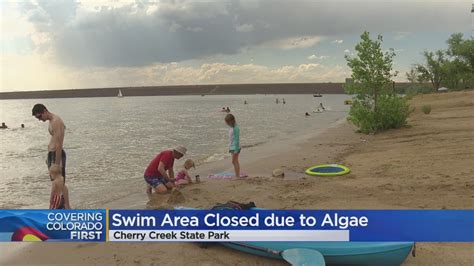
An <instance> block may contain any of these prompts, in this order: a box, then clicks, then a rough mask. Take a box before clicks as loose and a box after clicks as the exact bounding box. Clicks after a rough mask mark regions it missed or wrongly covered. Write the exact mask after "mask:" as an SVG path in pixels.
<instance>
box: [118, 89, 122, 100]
mask: <svg viewBox="0 0 474 266" xmlns="http://www.w3.org/2000/svg"><path fill="white" fill-rule="evenodd" d="M117 97H119V98H122V97H123V95H122V90H119V93H118V95H117Z"/></svg>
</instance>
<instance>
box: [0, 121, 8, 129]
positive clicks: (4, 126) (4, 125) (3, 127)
mask: <svg viewBox="0 0 474 266" xmlns="http://www.w3.org/2000/svg"><path fill="white" fill-rule="evenodd" d="M7 128H8V127H7V125H6V124H5V122H3V123H2V126H1V127H0V129H7Z"/></svg>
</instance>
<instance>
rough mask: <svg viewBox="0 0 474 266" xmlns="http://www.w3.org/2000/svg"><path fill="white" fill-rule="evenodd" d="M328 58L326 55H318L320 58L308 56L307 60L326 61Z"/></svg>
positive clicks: (313, 55)
mask: <svg viewBox="0 0 474 266" xmlns="http://www.w3.org/2000/svg"><path fill="white" fill-rule="evenodd" d="M329 57H330V56H327V55H320V56H317V55H315V54H312V55H310V56H308V59H309V60H323V59H328V58H329Z"/></svg>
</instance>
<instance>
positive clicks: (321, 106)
mask: <svg viewBox="0 0 474 266" xmlns="http://www.w3.org/2000/svg"><path fill="white" fill-rule="evenodd" d="M319 108H321V109H322V110H323V111H326V108H324V106H323V103H319V107H318V110H319Z"/></svg>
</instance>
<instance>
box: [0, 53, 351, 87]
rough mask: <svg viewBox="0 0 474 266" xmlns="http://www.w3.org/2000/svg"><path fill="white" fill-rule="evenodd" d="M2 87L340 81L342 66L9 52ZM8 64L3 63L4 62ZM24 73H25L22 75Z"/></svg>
mask: <svg viewBox="0 0 474 266" xmlns="http://www.w3.org/2000/svg"><path fill="white" fill-rule="evenodd" d="M0 62H1V67H2V68H3V69H4V70H2V71H3V74H5V75H4V77H2V87H3V88H8V90H9V91H12V90H13V91H15V90H16V91H17V90H35V89H40V88H43V89H44V88H49V89H67V88H97V87H120V86H149V85H186V84H187V85H191V84H229V83H270V82H323V81H325V82H327V81H334V82H337V81H343V80H344V78H345V77H347V76H349V75H350V74H349V70H348V69H347V68H346V67H339V66H335V67H328V66H324V65H321V64H314V63H312V64H299V65H283V66H279V67H268V66H265V65H259V64H226V63H218V62H215V63H206V64H201V65H197V66H189V65H184V64H180V63H176V62H171V63H166V64H152V65H149V66H146V67H115V68H108V67H91V68H86V69H82V70H81V71H72V69H70V68H68V67H64V66H61V65H55V64H47V63H45V58H42V57H41V56H37V55H36V56H34V57H31V56H21V55H10V56H4V57H2V58H1V61H0ZM6 65H8V66H11V67H8V68H4V66H6ZM25 77H31V78H30V79H29V78H25Z"/></svg>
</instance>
